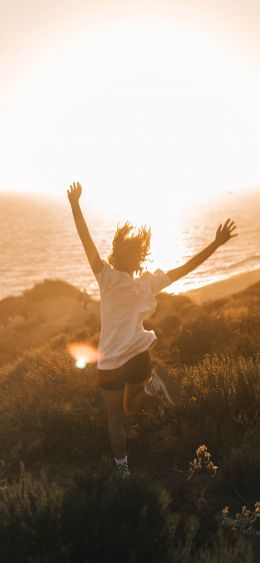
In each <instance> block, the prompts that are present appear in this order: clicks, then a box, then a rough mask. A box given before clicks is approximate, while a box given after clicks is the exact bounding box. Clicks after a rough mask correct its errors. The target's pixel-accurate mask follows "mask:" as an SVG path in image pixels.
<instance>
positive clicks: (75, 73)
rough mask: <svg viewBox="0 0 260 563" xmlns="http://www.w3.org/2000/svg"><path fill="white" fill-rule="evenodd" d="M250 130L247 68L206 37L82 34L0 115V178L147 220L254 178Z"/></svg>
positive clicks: (254, 108)
mask: <svg viewBox="0 0 260 563" xmlns="http://www.w3.org/2000/svg"><path fill="white" fill-rule="evenodd" d="M254 92H255V94H254ZM257 124H260V118H259V109H258V96H257V91H256V88H255V87H254V85H253V81H252V78H251V77H250V74H249V71H248V69H246V67H245V66H243V65H242V64H241V63H240V61H239V60H238V59H236V58H235V57H234V56H233V53H231V52H229V51H228V49H227V48H226V47H225V46H224V45H222V44H221V43H220V42H218V43H216V42H215V40H214V38H210V37H209V35H207V34H205V33H203V34H199V32H198V31H197V32H195V31H193V32H192V31H191V30H190V29H186V30H184V29H180V28H178V27H176V28H174V27H172V26H171V27H170V26H169V27H167V25H163V24H162V23H157V24H156V25H155V24H151V25H150V26H149V25H147V26H146V27H144V26H143V27H135V28H134V27H124V26H122V27H120V28H117V29H112V28H111V29H107V30H105V29H104V30H100V32H96V33H95V32H94V31H93V30H92V33H89V34H88V35H87V36H85V35H84V36H78V37H77V38H75V40H74V41H70V43H69V45H68V44H67V45H64V48H61V46H59V50H57V52H56V53H55V50H54V52H53V56H52V59H51V60H49V63H48V64H46V65H45V67H43V68H41V69H40V70H39V72H38V73H35V74H34V75H33V76H32V77H31V79H30V80H29V81H28V83H27V84H26V85H25V86H24V89H23V91H19V92H17V97H16V99H14V100H12V104H11V105H10V107H9V111H8V108H7V111H6V117H5V119H4V135H3V145H4V146H3V147H2V149H3V150H1V153H2V154H5V158H4V159H3V163H2V178H3V182H4V183H5V184H6V185H10V182H11V183H12V184H13V185H14V186H22V187H25V186H26V187H28V188H30V186H31V189H34V190H39V191H46V190H47V191H55V190H56V191H58V192H61V193H63V192H64V189H65V188H64V187H65V186H66V185H67V183H68V181H72V180H73V179H75V180H77V179H80V180H81V181H82V183H83V184H86V185H88V186H90V187H89V190H88V199H89V200H92V202H97V201H98V202H99V206H100V210H101V211H105V212H107V210H109V211H112V210H114V209H115V208H116V209H117V210H118V212H120V213H124V212H125V211H127V213H128V214H130V215H131V213H132V212H133V213H136V212H137V208H138V209H139V210H140V211H142V210H143V209H147V207H149V209H150V212H151V214H152V213H156V212H158V210H159V211H162V210H163V209H164V208H165V207H170V208H171V207H173V206H174V205H175V206H176V204H177V205H178V206H179V205H185V206H187V205H190V204H192V203H193V202H194V201H198V200H199V199H203V198H205V197H208V196H210V195H211V194H215V193H216V192H217V191H219V190H221V189H222V190H224V189H226V188H227V187H228V186H242V185H243V186H245V185H248V184H250V183H252V182H253V181H256V170H257V175H258V146H259V142H258V141H259V139H258V136H259V133H258V131H259V130H260V127H257ZM241 155H243V158H241ZM14 161H15V162H16V166H15V167H14V166H13V162H14ZM256 162H257V168H256ZM257 181H258V178H257ZM138 220H139V219H138Z"/></svg>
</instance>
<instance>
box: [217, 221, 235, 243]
mask: <svg viewBox="0 0 260 563" xmlns="http://www.w3.org/2000/svg"><path fill="white" fill-rule="evenodd" d="M235 230H236V224H235V221H231V219H227V221H226V222H225V224H224V225H223V227H222V224H221V225H219V228H218V230H217V232H216V238H215V242H216V243H217V245H218V246H221V245H222V244H225V242H227V241H228V240H229V239H231V238H233V237H237V236H238V235H237V233H234V231H235ZM233 233H234V234H233Z"/></svg>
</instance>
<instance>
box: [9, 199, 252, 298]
mask: <svg viewBox="0 0 260 563" xmlns="http://www.w3.org/2000/svg"><path fill="white" fill-rule="evenodd" d="M83 207H84V206H83ZM259 210H260V190H244V191H243V192H237V193H235V192H226V193H225V194H222V195H221V196H219V197H218V198H215V199H212V200H210V201H207V202H200V203H196V204H194V205H193V206H191V205H189V206H186V207H185V206H183V205H182V206H181V208H180V209H179V211H178V205H177V206H176V208H175V210H174V214H173V219H172V220H171V217H172V216H171V210H169V209H167V212H166V213H162V211H161V215H159V216H158V217H157V219H156V221H151V227H152V247H151V257H150V260H149V262H148V264H147V269H148V270H150V271H154V270H156V269H157V268H162V269H163V270H167V269H170V268H174V267H176V266H179V265H180V264H181V263H183V262H185V261H186V260H187V259H188V258H190V257H191V256H192V255H193V254H195V253H196V252H199V251H200V250H202V249H203V247H204V246H206V245H207V244H209V243H210V242H211V241H212V240H213V238H214V234H215V230H216V228H217V226H218V224H219V223H220V222H222V221H224V220H225V219H226V218H227V217H232V218H234V219H235V220H236V223H237V227H238V234H239V236H238V237H237V238H235V239H233V240H232V241H230V242H228V243H227V244H226V245H224V246H223V247H221V249H218V250H217V252H216V253H215V254H214V255H213V256H212V257H211V258H210V259H209V260H208V261H207V262H205V263H204V264H202V265H201V266H200V267H199V268H197V269H196V270H194V272H192V273H191V274H189V275H188V276H186V277H185V278H183V279H182V280H180V281H179V282H177V283H175V284H173V285H172V286H170V287H169V288H168V289H167V291H168V292H169V293H179V292H180V291H187V290H190V289H195V288H198V287H200V286H203V285H206V284H208V283H212V282H215V281H219V280H222V279H226V278H228V277H230V276H233V275H235V274H240V273H242V272H248V271H251V270H255V269H258V268H259V267H260V220H259V217H260V213H259ZM83 211H84V214H85V215H86V218H87V220H88V225H89V229H90V232H91V234H92V236H93V239H94V241H95V243H96V245H97V247H98V249H99V252H100V255H101V256H102V258H104V259H107V257H108V255H109V253H110V249H111V244H112V239H113V234H114V231H115V228H116V225H117V223H118V221H119V220H120V217H119V216H116V215H115V214H113V216H112V215H111V216H109V213H108V214H107V215H106V218H104V217H102V216H99V215H98V214H97V213H96V212H94V211H91V210H89V211H87V210H86V208H85V207H84V209H83ZM153 216H154V214H153ZM130 220H131V217H130ZM0 228H1V237H0V275H1V284H0V298H4V297H6V296H10V295H18V294H20V293H22V292H23V291H24V290H25V289H28V288H31V287H32V286H33V285H34V284H35V283H37V282H40V281H42V280H44V279H50V278H51V279H53V278H55V279H62V280H65V281H68V282H70V283H72V284H74V285H75V286H77V287H79V288H80V289H82V290H83V289H86V290H87V292H88V293H89V294H91V295H92V296H93V297H94V298H95V299H97V298H98V287H97V283H96V281H95V277H94V276H93V273H92V271H91V269H90V267H89V265H88V262H87V259H86V256H85V253H84V251H83V249H82V246H81V242H80V240H79V238H78V236H77V233H76V230H75V226H74V223H73V218H72V214H71V210H70V207H69V204H68V202H67V200H66V197H64V198H63V199H60V200H58V199H54V198H48V197H47V196H46V197H43V196H41V197H36V196H32V195H18V194H10V195H9V194H7V193H6V192H2V193H0Z"/></svg>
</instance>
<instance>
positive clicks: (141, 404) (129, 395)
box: [124, 382, 157, 415]
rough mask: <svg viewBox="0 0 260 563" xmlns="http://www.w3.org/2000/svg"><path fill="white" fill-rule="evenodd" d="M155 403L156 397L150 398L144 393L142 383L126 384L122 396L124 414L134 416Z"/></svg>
mask: <svg viewBox="0 0 260 563" xmlns="http://www.w3.org/2000/svg"><path fill="white" fill-rule="evenodd" d="M156 401H157V398H156V397H151V396H150V395H147V393H145V391H144V382H142V383H127V384H126V386H125V395H124V411H125V413H126V414H128V415H129V414H134V413H137V412H139V411H141V410H143V409H149V408H151V407H152V406H153V405H154V404H155V402H156Z"/></svg>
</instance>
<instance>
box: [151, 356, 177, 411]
mask: <svg viewBox="0 0 260 563" xmlns="http://www.w3.org/2000/svg"><path fill="white" fill-rule="evenodd" d="M155 370H156V373H157V376H158V379H159V381H160V384H161V387H162V389H163V392H164V394H165V396H166V399H167V401H168V402H169V403H170V404H171V405H172V406H174V405H175V401H174V400H173V399H172V398H171V394H172V395H176V384H175V382H174V381H172V380H171V378H170V376H169V373H168V370H167V369H166V368H163V367H162V366H156V368H155ZM165 377H166V380H167V382H165V380H164V378H165Z"/></svg>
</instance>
